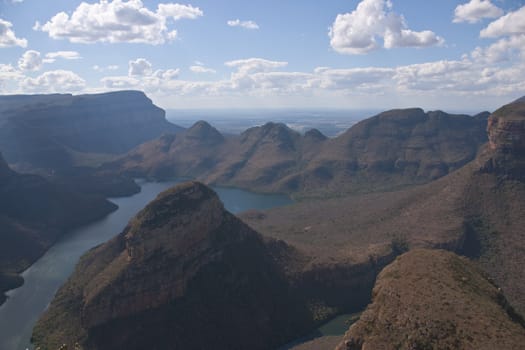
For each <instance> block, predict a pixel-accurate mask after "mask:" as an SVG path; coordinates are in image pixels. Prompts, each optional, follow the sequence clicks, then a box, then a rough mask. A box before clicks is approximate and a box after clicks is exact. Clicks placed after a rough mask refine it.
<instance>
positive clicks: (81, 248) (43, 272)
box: [0, 181, 291, 350]
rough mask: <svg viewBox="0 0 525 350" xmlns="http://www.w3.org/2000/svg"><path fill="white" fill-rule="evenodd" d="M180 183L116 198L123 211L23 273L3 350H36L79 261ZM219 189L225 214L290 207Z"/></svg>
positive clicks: (2, 333) (4, 320)
mask: <svg viewBox="0 0 525 350" xmlns="http://www.w3.org/2000/svg"><path fill="white" fill-rule="evenodd" d="M178 182H180V181H173V182H141V183H140V185H141V192H140V193H137V194H136V195H133V196H131V197H122V198H111V199H110V200H111V201H112V202H114V203H115V204H117V205H118V206H119V208H118V210H116V211H115V212H113V213H111V214H109V215H108V216H107V217H105V218H104V219H102V220H100V221H97V222H94V223H92V224H89V225H87V226H84V227H81V228H78V229H76V230H73V231H72V232H70V233H69V234H67V235H65V236H64V238H63V239H61V240H59V241H58V242H57V243H56V244H54V245H53V246H52V247H51V248H50V249H49V250H48V251H47V252H46V253H45V254H44V255H43V256H42V257H41V258H40V259H39V260H37V261H36V262H35V263H34V264H33V265H31V267H29V268H28V269H27V270H26V271H24V272H23V274H22V276H23V277H24V281H25V282H24V285H23V286H22V287H20V288H17V289H14V290H11V291H9V292H8V293H7V295H8V297H9V298H8V299H7V301H6V302H5V303H4V304H3V305H2V306H1V307H0V349H1V350H25V349H32V347H31V344H30V338H31V332H32V329H33V326H34V324H35V323H36V321H37V320H38V317H39V316H40V315H41V314H42V312H43V311H44V310H45V309H46V307H47V306H48V305H49V303H50V302H51V300H52V299H53V296H54V295H55V293H56V291H57V290H58V288H59V287H60V286H61V285H62V284H63V283H64V282H65V281H66V280H67V278H68V277H69V275H70V274H71V273H72V272H73V269H74V267H75V264H76V263H77V261H78V259H79V258H80V256H81V255H82V254H83V253H85V252H86V251H87V250H89V249H90V248H92V247H94V246H96V245H99V244H101V243H103V242H106V241H107V240H109V239H110V238H112V237H114V236H115V235H117V234H118V233H120V232H121V231H122V229H124V227H125V226H126V224H127V223H128V221H129V219H130V218H131V217H132V216H133V215H135V214H136V213H137V212H138V211H139V210H140V209H142V208H143V207H144V206H145V205H146V204H147V203H148V202H150V201H151V200H152V199H154V198H155V196H156V195H157V194H158V193H160V192H162V191H164V190H165V189H167V188H169V187H171V186H173V185H174V184H176V183H178ZM214 190H215V191H216V192H217V194H218V195H219V197H220V198H221V200H222V202H223V203H224V206H225V207H226V209H228V210H229V211H230V212H233V213H238V212H240V211H244V210H248V209H268V208H271V207H276V206H282V205H286V204H290V203H291V200H290V199H289V198H288V197H286V196H281V195H262V194H256V193H252V192H247V191H243V190H239V189H236V188H222V187H215V188H214Z"/></svg>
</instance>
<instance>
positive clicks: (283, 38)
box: [0, 0, 525, 111]
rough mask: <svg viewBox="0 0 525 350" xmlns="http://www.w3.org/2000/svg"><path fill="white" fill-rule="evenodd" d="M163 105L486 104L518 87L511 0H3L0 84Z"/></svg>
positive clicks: (517, 20) (518, 52)
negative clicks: (130, 96)
mask: <svg viewBox="0 0 525 350" xmlns="http://www.w3.org/2000/svg"><path fill="white" fill-rule="evenodd" d="M118 89H138V90H143V91H145V92H146V93H147V94H148V96H150V97H151V98H152V99H153V100H154V101H155V102H156V103H157V104H159V105H160V106H162V107H164V108H261V107H264V108H279V107H295V108H308V107H330V108H374V109H377V108H385V109H386V108H394V107H408V106H421V107H423V108H426V109H437V108H439V109H444V110H472V111H476V110H482V109H489V110H492V109H495V108H497V107H498V106H500V105H502V104H504V103H506V102H509V101H511V100H513V99H515V98H517V97H520V96H522V95H525V4H524V2H523V1H515V0H491V1H489V0H470V1H468V0H463V1H450V0H440V1H432V2H422V1H413V0H403V1H401V0H362V1H352V0H324V1H322V2H321V1H317V0H287V1H282V0H280V1H275V0H264V1H259V0H252V1H245V0H244V1H237V0H222V1H217V0H200V1H198V0H195V1H190V2H183V3H175V2H169V1H167V0H164V1H153V0H143V1H139V0H129V1H128V0H106V1H104V0H97V1H95V0H88V1H86V2H81V1H72V0H54V1H42V0H0V93H2V94H14V93H53V92H70V93H74V94H80V93H92V92H102V91H110V90H118Z"/></svg>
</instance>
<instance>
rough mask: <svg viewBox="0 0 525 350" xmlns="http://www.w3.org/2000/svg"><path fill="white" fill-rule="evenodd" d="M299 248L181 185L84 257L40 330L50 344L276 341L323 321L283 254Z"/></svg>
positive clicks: (196, 188)
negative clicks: (315, 316) (294, 289)
mask: <svg viewBox="0 0 525 350" xmlns="http://www.w3.org/2000/svg"><path fill="white" fill-rule="evenodd" d="M290 249H291V248H288V247H287V246H286V244H284V243H282V242H281V243H278V242H273V241H271V242H265V241H264V240H263V239H262V237H261V236H260V235H259V234H258V233H256V232H255V231H253V230H252V229H250V228H249V227H248V226H246V225H245V224H243V223H242V222H241V221H239V220H238V219H237V218H236V217H234V216H233V215H232V214H230V213H228V212H227V211H225V209H224V207H223V205H222V203H221V202H220V200H219V199H218V198H217V195H216V194H215V193H214V192H213V191H212V190H211V189H209V188H207V187H205V186H204V185H202V184H199V183H196V182H190V183H186V184H182V185H179V186H176V187H175V188H172V189H170V190H168V191H166V192H164V193H162V194H160V195H159V196H158V197H157V198H156V199H155V200H154V201H153V202H151V203H150V204H148V205H147V206H146V208H144V209H143V210H142V211H141V212H140V213H138V214H137V216H136V217H135V218H133V219H132V220H131V221H130V222H129V224H128V226H127V227H126V229H125V230H124V231H123V232H122V233H121V234H120V235H118V236H117V237H116V238H114V239H113V240H111V241H110V242H108V243H106V244H104V245H102V246H100V247H97V248H95V249H93V250H92V251H90V252H89V253H87V254H86V255H85V256H84V257H82V259H81V261H80V262H79V264H78V266H77V268H76V272H75V273H74V274H73V276H72V277H71V278H70V280H69V281H68V282H67V283H66V284H65V285H64V286H63V287H62V288H61V289H60V290H59V292H58V293H57V295H56V298H55V300H54V301H53V303H52V304H51V306H50V308H49V309H48V310H47V311H46V313H45V314H44V315H43V316H42V318H41V320H40V321H39V322H38V324H37V326H36V328H35V330H34V334H33V340H34V341H35V344H36V345H39V346H42V347H43V348H50V349H52V348H55V347H58V346H60V345H61V344H63V343H65V344H70V345H73V344H74V343H75V342H79V343H80V344H81V345H82V347H83V348H84V349H124V348H125V349H145V348H149V349H163V348H174V349H204V348H208V347H213V348H214V349H246V348H250V349H270V348H275V347H276V346H278V345H280V344H283V343H285V342H286V341H287V340H289V339H290V338H291V337H294V336H296V335H297V334H301V333H302V332H304V331H305V330H308V329H309V328H310V327H312V325H313V321H312V316H311V313H310V311H309V309H308V308H307V307H306V304H305V302H304V301H303V300H302V299H301V298H300V297H297V296H294V295H292V293H291V289H290V284H289V282H288V280H287V279H286V277H285V272H284V268H283V266H282V264H281V263H280V262H279V259H276V256H277V255H279V256H281V257H283V256H287V255H288V253H290V252H291V251H290ZM277 251H278V252H280V253H279V254H277V255H276V254H275V253H276V252H277Z"/></svg>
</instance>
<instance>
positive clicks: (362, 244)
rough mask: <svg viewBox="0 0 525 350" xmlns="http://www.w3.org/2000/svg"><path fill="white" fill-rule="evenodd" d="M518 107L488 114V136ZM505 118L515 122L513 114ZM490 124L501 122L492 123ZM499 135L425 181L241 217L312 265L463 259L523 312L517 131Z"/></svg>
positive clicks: (524, 131) (522, 186) (524, 209)
mask: <svg viewBox="0 0 525 350" xmlns="http://www.w3.org/2000/svg"><path fill="white" fill-rule="evenodd" d="M524 107H525V104H524V103H520V104H519V105H516V104H514V105H508V106H504V107H503V108H502V109H500V110H498V111H496V112H495V113H493V114H492V116H491V117H490V118H491V121H490V122H489V124H488V133H489V135H494V133H495V132H496V130H495V129H494V128H495V126H496V125H501V124H503V125H505V123H504V121H505V120H506V118H507V116H508V115H507V113H506V111H507V110H509V109H510V110H516V111H521V110H523V108H524ZM513 116H514V117H513V118H512V120H516V118H515V117H517V116H519V113H515V114H513ZM494 118H503V121H499V122H498V123H494ZM520 118H522V119H520ZM520 118H518V119H517V120H518V121H514V122H513V124H512V125H514V126H515V125H523V124H520V123H521V122H519V120H524V119H525V117H520ZM507 125H508V124H507ZM499 129H501V130H505V129H508V130H512V134H511V135H512V136H509V134H501V135H502V136H501V137H493V136H491V140H492V142H491V144H490V145H487V146H485V147H484V148H483V149H482V151H480V152H479V154H478V156H477V157H476V159H475V160H473V161H472V162H470V163H468V164H467V165H466V166H464V167H462V168H460V169H458V170H457V171H454V172H452V173H451V174H449V175H447V176H444V177H442V178H440V179H438V180H436V181H433V182H431V183H428V184H425V185H421V186H414V187H411V188H409V189H405V190H400V191H393V192H385V193H372V194H361V195H353V196H347V197H344V198H334V199H328V200H316V201H305V202H302V203H298V204H296V205H293V206H289V207H285V208H279V209H273V210H269V211H266V212H264V213H262V212H251V213H245V214H244V215H243V216H242V218H243V219H244V220H245V221H246V222H247V223H248V224H250V225H251V226H252V227H253V228H254V229H256V230H257V231H259V232H261V233H262V234H264V235H267V236H271V237H274V238H276V239H282V240H285V241H286V242H288V243H289V244H292V245H294V246H296V247H299V248H300V249H302V250H303V251H305V252H309V254H310V255H312V256H315V261H318V262H319V263H326V262H328V263H329V262H330V261H347V262H348V263H350V264H356V263H359V262H363V261H369V260H370V261H375V260H376V259H377V258H378V257H384V256H387V255H388V254H391V253H392V251H396V250H397V251H401V252H402V251H403V250H406V249H409V248H415V247H424V248H444V249H447V250H451V251H454V252H457V253H461V254H465V255H467V256H469V257H471V258H472V259H474V261H475V262H476V263H477V264H478V265H479V266H480V267H482V268H483V269H484V270H486V271H487V272H488V273H489V274H490V276H491V277H492V278H493V279H494V280H495V281H496V283H497V284H498V285H500V286H501V287H502V288H503V290H504V291H505V295H506V296H507V297H508V299H509V301H510V303H511V304H512V305H513V306H514V307H515V308H516V310H517V311H518V312H520V313H522V314H525V297H524V296H523V293H521V292H520V291H521V290H523V288H525V275H524V271H523V269H522V266H523V264H525V258H524V257H523V254H522V252H523V250H524V249H525V247H524V246H523V242H525V237H524V233H523V230H522V227H524V225H525V221H524V218H525V201H524V199H523V198H525V183H524V182H523V179H522V177H520V176H518V175H519V174H523V171H522V169H523V168H521V166H522V164H523V163H522V159H523V154H524V153H523V151H522V149H521V148H520V146H519V145H520V142H521V140H523V138H524V136H525V128H521V129H520V128H516V127H512V128H499ZM509 140H510V141H509ZM508 142H510V145H511V146H509V145H508V144H507V143H508ZM298 223H300V225H298ZM383 266H384V265H383Z"/></svg>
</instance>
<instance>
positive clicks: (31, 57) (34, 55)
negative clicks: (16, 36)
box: [18, 50, 42, 71]
mask: <svg viewBox="0 0 525 350" xmlns="http://www.w3.org/2000/svg"><path fill="white" fill-rule="evenodd" d="M40 67H42V57H41V55H40V52H38V51H35V50H28V51H26V52H24V54H23V55H22V57H20V58H19V59H18V68H20V70H23V71H35V70H39V69H40Z"/></svg>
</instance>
